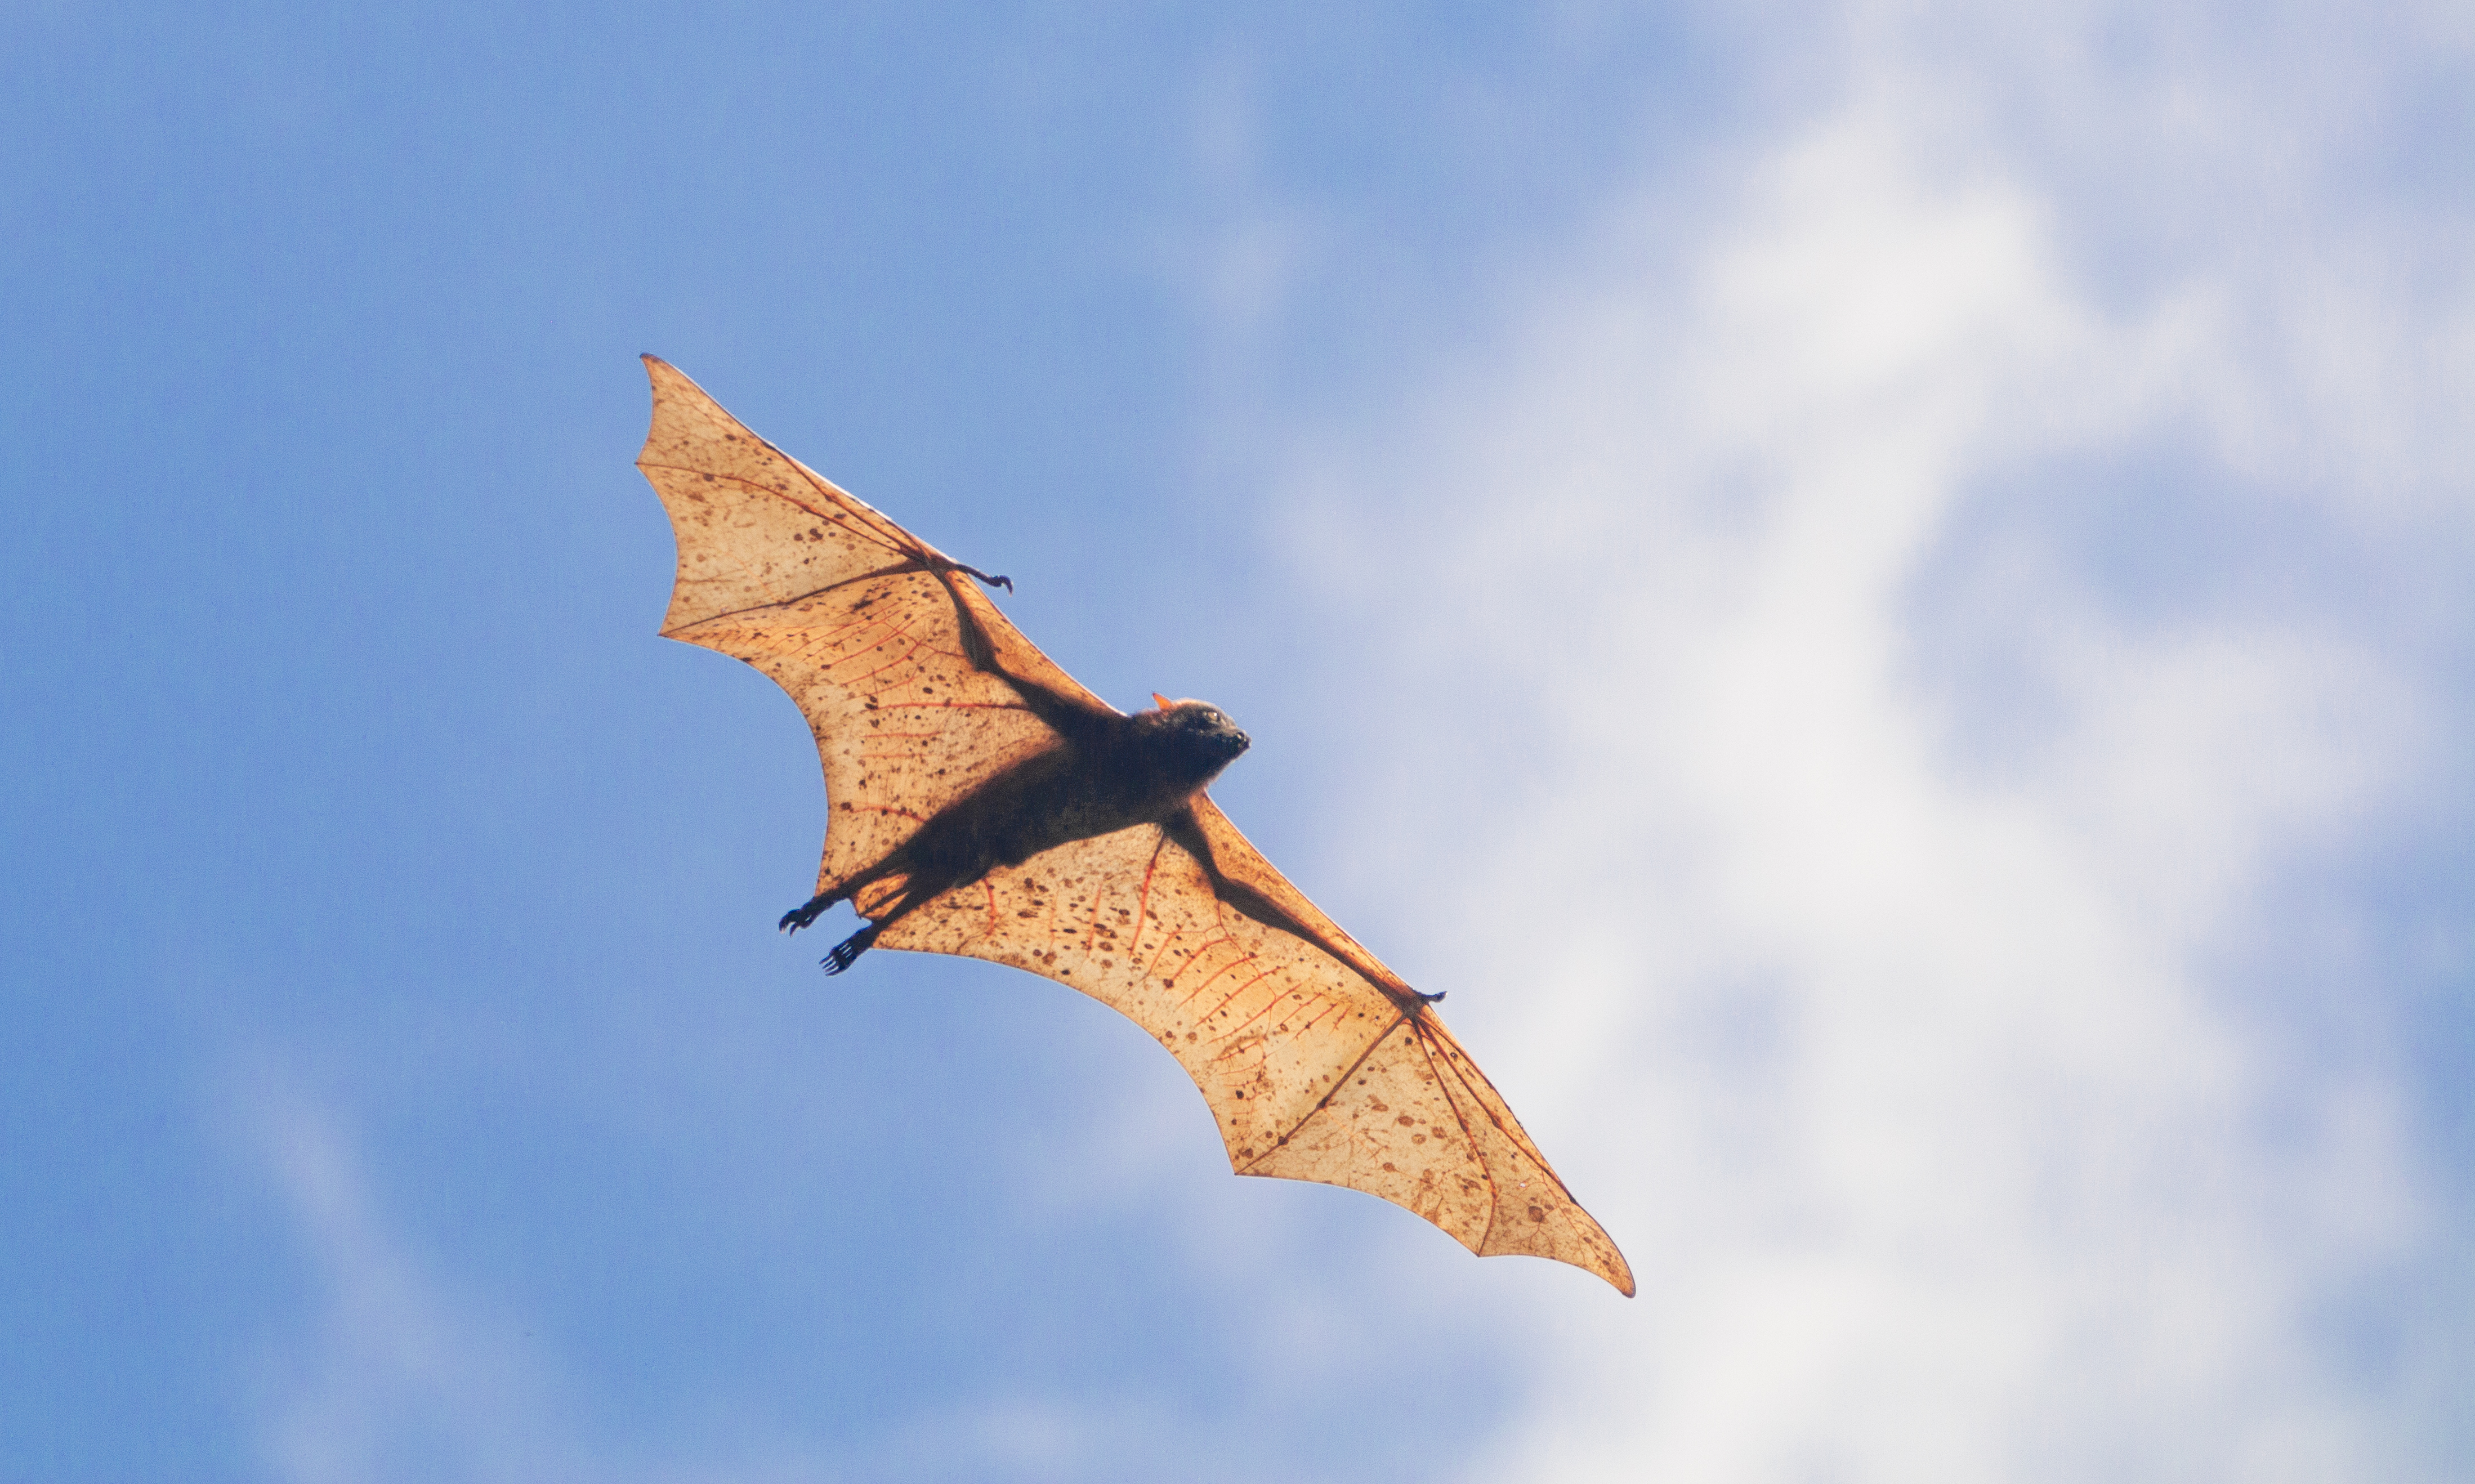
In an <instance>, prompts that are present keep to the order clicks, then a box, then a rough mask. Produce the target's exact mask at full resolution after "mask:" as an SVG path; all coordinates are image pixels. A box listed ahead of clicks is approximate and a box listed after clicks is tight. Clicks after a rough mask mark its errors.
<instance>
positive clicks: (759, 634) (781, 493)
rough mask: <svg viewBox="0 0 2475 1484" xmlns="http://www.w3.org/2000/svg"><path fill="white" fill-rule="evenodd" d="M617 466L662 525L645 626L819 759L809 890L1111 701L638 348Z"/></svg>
mask: <svg viewBox="0 0 2475 1484" xmlns="http://www.w3.org/2000/svg"><path fill="white" fill-rule="evenodd" d="M645 368H646V370H647V371H648V372H649V373H650V374H651V377H652V380H653V425H652V430H651V431H650V432H649V433H648V434H647V435H646V438H645V450H644V452H643V453H642V454H640V455H638V457H637V460H636V467H637V468H638V469H641V470H643V471H644V473H645V477H646V478H647V479H649V480H650V481H651V482H652V485H653V489H654V492H655V493H657V494H659V495H660V496H661V498H662V504H663V506H664V508H666V509H667V510H668V511H669V512H670V516H671V529H672V531H673V533H674V535H675V536H676V537H677V539H678V554H679V570H678V579H677V582H676V584H675V585H674V587H673V589H672V592H671V607H670V612H669V614H668V615H666V616H665V617H664V619H663V620H662V632H663V634H665V635H667V636H668V637H670V638H672V639H678V640H684V641H686V642H687V643H689V644H692V645H703V646H704V647H706V648H708V649H718V650H720V651H721V652H722V653H723V654H727V655H731V656H734V657H736V658H738V659H742V660H745V661H747V663H748V664H750V665H753V666H755V667H756V668H757V669H761V670H763V671H764V672H765V673H766V674H768V675H771V676H772V677H773V680H774V681H775V683H777V684H778V685H780V686H781V687H782V689H783V690H785V691H787V692H789V693H791V698H792V699H793V700H795V701H796V702H798V704H799V710H800V712H801V713H802V714H804V715H805V716H806V717H807V718H808V725H809V729H810V730H811V731H812V732H814V733H815V734H816V739H817V752H818V755H819V756H820V757H821V759H822V760H823V762H824V769H825V798H826V804H827V807H828V809H829V811H830V814H829V815H828V818H827V821H826V827H825V850H824V860H823V863H822V864H821V867H820V869H819V872H818V878H817V889H818V891H819V892H823V891H826V890H829V889H831V888H835V887H837V886H840V885H841V884H842V882H843V881H844V880H845V879H846V878H847V877H849V876H851V875H852V874H854V873H855V872H858V871H861V870H865V869H866V868H867V867H869V866H870V865H871V864H875V863H876V862H877V861H879V860H882V859H883V858H884V857H885V856H886V855H887V854H888V853H889V852H890V851H892V850H893V849H894V847H895V846H897V845H899V844H901V843H902V841H904V840H905V839H909V838H910V837H911V835H912V833H913V832H914V831H916V830H917V829H919V826H920V824H921V823H923V822H924V821H926V820H927V819H929V818H931V817H933V816H934V815H936V814H937V812H938V811H940V810H942V809H943V808H944V807H945V806H946V805H948V804H951V803H952V802H954V800H956V799H957V798H960V797H961V796H962V795H963V794H964V793H965V792H967V791H969V790H970V789H971V788H972V787H974V786H975V785H977V784H979V783H981V782H984V781H985V780H987V779H988V778H990V777H991V776H992V775H994V774H995V773H997V772H999V771H1001V770H1003V769H1004V768H1006V767H1009V766H1013V765H1014V764H1017V763H1019V762H1021V761H1023V760H1024V759H1026V758H1028V757H1031V756H1033V755H1034V754H1036V753H1039V752H1041V751H1044V750H1046V749H1049V748H1053V747H1055V746H1057V745H1058V744H1059V742H1060V738H1059V734H1058V732H1057V730H1056V728H1055V727H1054V726H1052V725H1051V724H1050V723H1051V720H1052V719H1054V718H1055V717H1056V716H1057V714H1058V713H1059V712H1060V711H1061V710H1069V709H1074V708H1080V709H1084V710H1090V711H1096V712H1111V711H1112V710H1113V708H1111V707H1110V706H1109V704H1108V703H1107V702H1105V701H1103V700H1101V699H1100V698H1099V697H1098V696H1096V695H1093V694H1092V693H1090V692H1089V691H1087V690H1085V689H1083V687H1082V686H1080V685H1078V684H1077V683H1076V682H1075V681H1074V679H1073V677H1072V676H1070V675H1068V674H1066V671H1065V670H1063V669H1059V668H1058V667H1057V665H1056V664H1055V663H1054V662H1052V661H1051V660H1050V659H1049V658H1048V657H1047V656H1046V655H1044V654H1041V652H1040V651H1039V650H1038V649H1036V648H1034V647H1033V646H1032V645H1031V642H1030V641H1028V640H1026V639H1024V638H1023V637H1022V635H1021V633H1020V632H1019V631H1018V630H1017V629H1016V628H1015V626H1014V625H1013V624H1012V623H1009V622H1007V621H1006V619H1005V616H1004V615H1002V614H1000V613H998V612H997V610H996V605H995V604H993V603H992V602H990V601H989V600H988V598H987V596H985V595H983V594H982V593H981V592H980V590H979V589H978V588H977V587H975V586H974V585H973V583H972V577H973V575H975V574H974V573H972V572H971V571H970V569H968V568H966V567H963V566H962V565H961V564H959V563H957V562H955V561H954V560H953V559H952V558H950V557H948V556H946V555H945V554H944V553H943V552H942V551H939V550H938V549H937V548H936V547H932V546H930V545H928V544H927V543H926V542H924V541H921V540H920V539H919V538H918V537H917V536H914V535H912V534H911V533H910V532H909V531H906V530H904V529H903V528H902V527H901V526H899V525H896V524H894V523H893V522H892V521H889V520H887V519H886V518H885V517H884V516H882V515H879V514H878V513H877V512H876V511H874V510H873V509H870V507H869V506H868V505H867V504H866V503H864V502H863V501H861V500H860V499H857V498H856V497H854V496H851V495H849V494H847V493H845V491H843V490H842V489H839V488H837V487H836V486H835V485H834V483H833V482H832V481H831V480H829V479H827V478H825V477H824V476H823V475H821V474H817V473H816V472H814V471H813V470H811V469H809V468H808V467H807V466H805V465H803V464H801V463H800V462H799V461H798V460H796V459H795V458H792V457H791V456H790V455H789V454H787V453H784V452H783V451H782V450H779V449H776V448H774V447H773V446H772V444H770V443H768V442H766V441H765V440H764V439H762V438H760V437H758V436H757V435H756V434H754V433H752V432H750V431H748V429H747V427H746V426H743V425H742V424H741V423H740V422H739V420H738V419H736V418H734V417H732V416H731V415H730V414H729V413H727V412H725V411H723V409H722V406H721V404H720V403H718V402H716V401H714V400H713V399H712V398H711V397H709V396H707V395H705V392H704V389H703V388H702V387H699V386H698V385H697V384H696V383H695V382H694V381H691V380H689V379H688V378H687V377H686V376H685V375H684V374H682V373H681V372H680V371H678V370H677V369H676V368H675V367H673V366H671V365H670V364H668V363H667V362H665V361H662V360H659V359H657V358H655V357H653V356H650V355H648V356H646V357H645Z"/></svg>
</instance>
